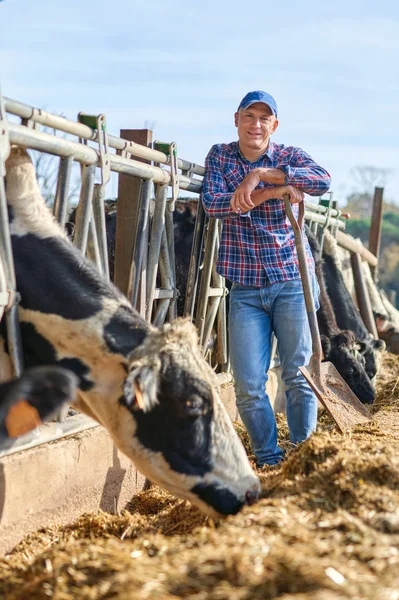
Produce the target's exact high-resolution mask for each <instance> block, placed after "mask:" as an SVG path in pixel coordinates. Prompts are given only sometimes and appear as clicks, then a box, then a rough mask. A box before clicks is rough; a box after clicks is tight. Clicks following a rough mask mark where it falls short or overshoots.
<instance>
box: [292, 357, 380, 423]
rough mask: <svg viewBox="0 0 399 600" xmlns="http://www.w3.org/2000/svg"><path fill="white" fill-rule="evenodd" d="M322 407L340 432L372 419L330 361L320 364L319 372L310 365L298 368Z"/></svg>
mask: <svg viewBox="0 0 399 600" xmlns="http://www.w3.org/2000/svg"><path fill="white" fill-rule="evenodd" d="M299 370H300V371H301V373H302V375H303V376H304V377H305V379H306V381H307V382H308V383H309V385H310V387H311V388H312V390H313V391H314V393H315V394H316V396H317V398H318V399H319V400H320V402H321V404H322V405H323V406H324V408H325V409H326V410H327V411H328V412H329V413H330V415H331V416H332V418H333V419H334V422H335V424H336V426H337V428H338V430H339V431H340V432H341V433H344V431H345V430H347V429H350V428H351V427H353V426H354V425H357V424H359V423H366V422H367V421H370V420H372V418H373V417H372V415H371V414H370V412H369V411H368V410H367V408H366V407H365V406H364V404H362V403H361V402H360V400H359V398H358V397H357V396H356V395H355V394H354V393H353V392H352V390H351V389H350V387H349V386H348V384H347V383H346V382H345V381H344V380H343V379H342V377H341V375H340V374H339V373H338V371H337V369H336V368H335V367H334V365H333V364H332V363H330V362H323V363H321V365H320V374H319V373H316V372H315V371H314V370H313V369H312V368H311V366H310V365H308V366H307V367H300V369H299Z"/></svg>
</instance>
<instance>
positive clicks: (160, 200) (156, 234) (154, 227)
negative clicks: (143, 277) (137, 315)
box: [145, 185, 168, 321]
mask: <svg viewBox="0 0 399 600" xmlns="http://www.w3.org/2000/svg"><path fill="white" fill-rule="evenodd" d="M167 196H168V186H167V185H159V186H157V191H156V196H155V209H154V215H153V217H152V223H151V235H150V248H149V251H148V260H147V290H146V296H147V306H146V315H145V318H146V319H147V321H151V313H152V306H153V303H154V293H155V286H156V280H157V272H158V261H159V252H160V249H161V241H162V232H163V229H164V226H165V208H166V201H167Z"/></svg>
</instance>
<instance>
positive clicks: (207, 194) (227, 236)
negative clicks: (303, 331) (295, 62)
mask: <svg viewBox="0 0 399 600" xmlns="http://www.w3.org/2000/svg"><path fill="white" fill-rule="evenodd" d="M259 167H270V168H274V169H281V170H282V171H284V173H285V174H286V185H292V186H294V187H298V188H300V189H301V190H302V191H304V192H305V193H306V194H310V195H311V196H320V195H321V194H323V193H324V192H326V191H327V190H328V188H329V186H330V175H329V174H328V173H327V171H325V170H324V169H323V168H322V167H320V166H319V165H317V164H316V163H315V162H314V160H313V159H312V158H311V157H310V156H309V155H308V154H306V152H304V151H303V150H301V149H300V148H294V147H292V146H284V145H282V144H274V143H273V142H269V146H268V148H267V150H266V152H265V153H264V154H263V155H262V156H261V157H260V158H259V159H258V160H257V161H256V162H250V161H248V160H247V159H246V158H244V157H243V155H242V154H241V152H240V149H239V145H238V142H232V143H230V144H216V145H215V146H212V148H211V150H210V151H209V154H208V156H207V157H206V162H205V169H206V172H205V176H204V181H203V187H202V203H203V205H204V208H205V212H206V213H207V214H208V215H209V216H210V217H213V218H215V219H222V220H223V228H222V235H221V240H220V246H219V255H218V260H217V271H218V273H220V274H221V275H223V277H225V278H226V279H228V280H229V281H234V282H236V283H240V284H242V285H251V286H256V287H265V286H266V284H267V283H277V282H282V281H288V280H290V279H299V278H300V273H299V268H298V259H297V255H296V249H295V238H294V233H293V230H292V227H291V225H290V222H289V221H288V218H287V217H286V214H285V210H284V202H283V200H280V199H277V198H276V199H271V200H267V201H265V202H263V204H261V205H259V206H257V207H255V208H253V209H252V210H250V211H249V212H247V213H245V214H243V215H240V216H238V215H237V214H236V213H234V212H233V211H232V210H231V207H230V200H231V198H232V195H233V193H234V192H235V190H236V188H237V187H238V185H239V184H240V183H241V182H242V180H243V179H244V177H245V176H246V175H247V174H248V173H249V171H251V170H252V169H255V168H259ZM262 187H273V185H272V184H268V183H264V182H261V183H260V184H259V185H258V187H257V189H259V188H262ZM293 210H294V214H295V216H297V214H298V205H294V206H293ZM305 238H306V236H305ZM305 246H306V252H307V256H308V263H309V266H310V269H311V271H312V272H314V263H313V258H312V255H311V252H310V248H309V245H308V241H307V239H305Z"/></svg>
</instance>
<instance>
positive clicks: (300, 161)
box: [280, 148, 331, 196]
mask: <svg viewBox="0 0 399 600" xmlns="http://www.w3.org/2000/svg"><path fill="white" fill-rule="evenodd" d="M288 163H289V164H287V165H284V166H281V167H280V168H281V170H282V171H284V173H285V175H286V180H285V183H286V185H292V186H293V187H297V188H300V189H301V190H302V191H304V192H305V193H306V194H309V196H321V195H322V194H324V193H325V192H327V191H328V190H329V188H330V184H331V177H330V174H329V173H328V172H327V171H326V170H325V169H323V167H320V166H319V165H318V164H317V163H316V162H315V161H314V160H313V158H312V157H311V156H309V154H307V153H306V152H305V151H304V150H302V149H301V148H291V153H290V156H289V157H288Z"/></svg>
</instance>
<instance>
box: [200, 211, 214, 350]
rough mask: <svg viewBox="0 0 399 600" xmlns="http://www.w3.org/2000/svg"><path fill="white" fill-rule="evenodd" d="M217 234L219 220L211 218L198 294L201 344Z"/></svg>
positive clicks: (201, 342)
mask: <svg viewBox="0 0 399 600" xmlns="http://www.w3.org/2000/svg"><path fill="white" fill-rule="evenodd" d="M216 236H217V221H216V219H209V223H208V232H207V235H206V242H205V255H204V268H203V271H202V275H201V284H200V291H199V294H198V310H197V316H196V319H195V325H196V327H197V330H198V337H199V342H200V344H201V345H203V335H204V327H205V318H206V310H207V305H208V298H209V288H210V283H211V275H212V268H213V260H214V254H215V242H216ZM203 348H204V346H203Z"/></svg>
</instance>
